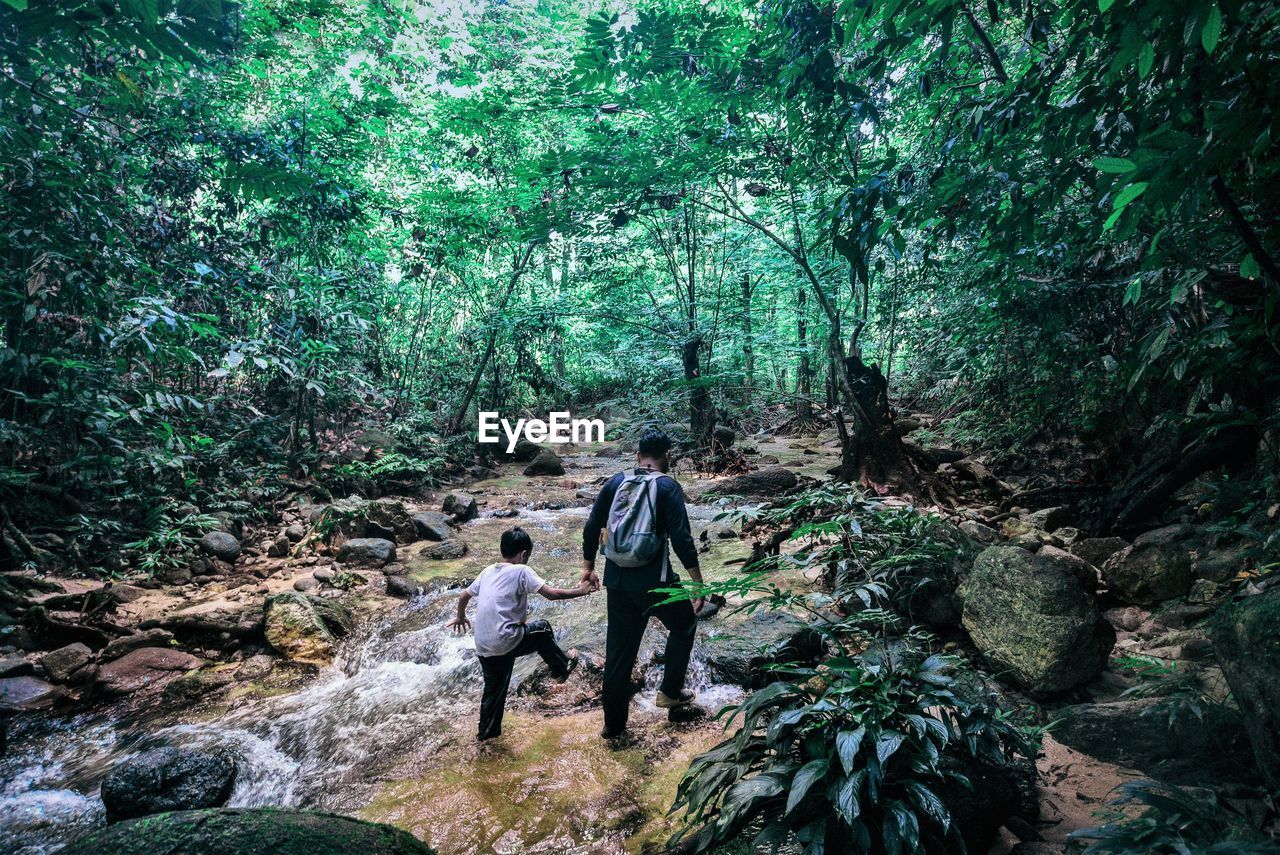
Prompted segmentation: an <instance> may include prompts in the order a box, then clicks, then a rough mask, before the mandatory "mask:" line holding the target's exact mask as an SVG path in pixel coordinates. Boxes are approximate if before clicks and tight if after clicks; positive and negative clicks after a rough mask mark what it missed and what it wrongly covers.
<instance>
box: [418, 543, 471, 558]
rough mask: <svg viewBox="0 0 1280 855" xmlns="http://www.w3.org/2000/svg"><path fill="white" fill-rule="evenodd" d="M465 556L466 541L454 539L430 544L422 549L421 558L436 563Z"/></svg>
mask: <svg viewBox="0 0 1280 855" xmlns="http://www.w3.org/2000/svg"><path fill="white" fill-rule="evenodd" d="M466 554H467V544H466V541H464V540H460V539H458V538H456V537H451V538H449V539H448V540H442V541H440V542H439V543H431V544H428V545H427V546H425V547H423V549H422V557H423V558H431V559H434V560H436V561H452V560H453V559H455V558H461V557H462V556H464V555H466Z"/></svg>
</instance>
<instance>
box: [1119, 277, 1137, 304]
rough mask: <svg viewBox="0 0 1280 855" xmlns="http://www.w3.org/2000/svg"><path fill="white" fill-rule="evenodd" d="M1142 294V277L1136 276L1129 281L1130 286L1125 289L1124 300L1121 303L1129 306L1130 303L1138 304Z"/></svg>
mask: <svg viewBox="0 0 1280 855" xmlns="http://www.w3.org/2000/svg"><path fill="white" fill-rule="evenodd" d="M1141 296H1142V277H1141V276H1136V277H1134V280H1133V281H1132V282H1130V283H1129V287H1128V288H1126V289H1124V300H1123V301H1122V302H1121V303H1120V305H1122V306H1127V305H1129V304H1130V303H1132V304H1133V305H1135V306H1136V305H1138V298H1139V297H1141Z"/></svg>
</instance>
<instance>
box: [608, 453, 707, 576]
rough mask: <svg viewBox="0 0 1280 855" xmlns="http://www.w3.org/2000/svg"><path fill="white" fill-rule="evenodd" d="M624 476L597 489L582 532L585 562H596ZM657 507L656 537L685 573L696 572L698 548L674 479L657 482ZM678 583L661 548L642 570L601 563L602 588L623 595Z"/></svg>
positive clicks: (663, 479) (613, 479) (667, 555)
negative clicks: (669, 546)
mask: <svg viewBox="0 0 1280 855" xmlns="http://www.w3.org/2000/svg"><path fill="white" fill-rule="evenodd" d="M626 474H627V473H626V472H619V473H618V474H617V475H614V476H613V477H612V478H610V479H609V480H608V481H606V482H605V483H604V486H603V487H601V488H600V495H598V496H596V501H595V504H594V505H592V506H591V514H590V516H588V517H587V525H586V527H585V528H584V529H583V530H582V557H583V558H585V559H586V560H587V561H595V559H596V553H597V552H598V551H599V550H600V533H601V532H602V531H604V529H605V526H607V525H608V524H609V508H610V507H612V506H613V497H614V494H615V493H617V492H618V485H619V484H621V483H622V480H623V478H624V477H625V476H626ZM657 493H658V507H657V514H656V519H655V521H654V524H655V526H656V527H657V532H656V534H657V535H658V537H660V538H662V539H663V540H664V541H665V542H666V543H669V544H671V548H672V549H674V550H675V553H676V557H678V558H679V559H680V563H681V564H682V565H684V567H685V569H686V570H692V569H697V567H698V548H697V546H696V545H695V544H694V542H693V532H691V531H690V530H689V511H688V509H687V508H686V507H685V504H684V490H681V489H680V485H679V484H677V483H676V481H675V479H674V478H671V477H670V476H667V475H663V476H661V477H659V478H658V479H657ZM678 581H679V577H678V576H677V575H676V574H675V573H674V572H672V570H671V558H670V555H669V554H668V550H667V548H666V547H665V546H664V547H663V549H662V555H661V556H659V557H658V558H657V559H655V560H654V561H651V562H650V563H648V564H645V565H643V566H641V567H619V566H618V565H616V564H614V563H613V562H612V561H610V560H609V559H608V558H606V559H605V562H604V585H605V587H608V588H617V589H619V590H622V591H651V590H653V589H654V588H663V587H670V586H673V585H674V584H676V582H678Z"/></svg>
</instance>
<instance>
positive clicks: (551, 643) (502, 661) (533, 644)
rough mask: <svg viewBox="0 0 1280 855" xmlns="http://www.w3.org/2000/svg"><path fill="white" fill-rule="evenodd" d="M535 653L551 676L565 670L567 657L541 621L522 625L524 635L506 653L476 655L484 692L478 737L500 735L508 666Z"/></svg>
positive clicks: (509, 673)
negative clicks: (517, 659)
mask: <svg viewBox="0 0 1280 855" xmlns="http://www.w3.org/2000/svg"><path fill="white" fill-rule="evenodd" d="M530 653H536V654H538V655H539V656H541V657H542V659H543V661H544V662H546V663H547V667H549V668H550V669H551V673H552V674H553V675H554V676H557V677H559V676H563V675H564V674H565V673H567V672H568V670H569V657H568V656H566V655H565V653H564V651H563V650H561V649H560V645H558V644H556V636H555V632H554V631H553V630H552V629H551V624H549V623H547V622H546V621H545V620H535V621H530V622H529V623H528V624H526V625H525V628H524V638H522V639H520V643H519V644H517V645H516V646H515V648H514V649H513V650H512V651H511V652H510V653H504V654H503V655H501V656H478V657H476V658H478V659H479V660H480V670H481V672H482V673H483V674H484V695H483V696H481V698H480V738H481V739H492V738H493V737H495V736H500V735H501V734H502V713H503V710H505V709H506V706H507V687H508V686H509V685H511V669H512V668H514V667H515V664H516V658H517V657H520V656H526V655H528V654H530Z"/></svg>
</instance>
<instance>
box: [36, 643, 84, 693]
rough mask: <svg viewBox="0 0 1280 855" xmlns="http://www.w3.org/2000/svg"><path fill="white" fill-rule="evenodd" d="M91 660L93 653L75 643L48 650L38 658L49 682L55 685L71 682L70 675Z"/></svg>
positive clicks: (82, 645)
mask: <svg viewBox="0 0 1280 855" xmlns="http://www.w3.org/2000/svg"><path fill="white" fill-rule="evenodd" d="M92 658H93V651H92V650H90V649H89V648H88V646H86V645H84V644H81V643H80V642H78V641H77V642H76V643H75V644H68V645H67V646H66V647H59V648H58V649H57V650H50V651H49V652H48V653H46V654H44V655H43V656H41V657H40V664H41V665H42V666H43V667H44V671H45V673H46V674H48V675H49V679H50V680H52V681H53V682H55V683H67V682H70V681H71V675H72V674H74V673H75V672H76V671H78V670H80V669H81V668H83V667H84V666H85V665H88V664H89V660H90V659H92Z"/></svg>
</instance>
